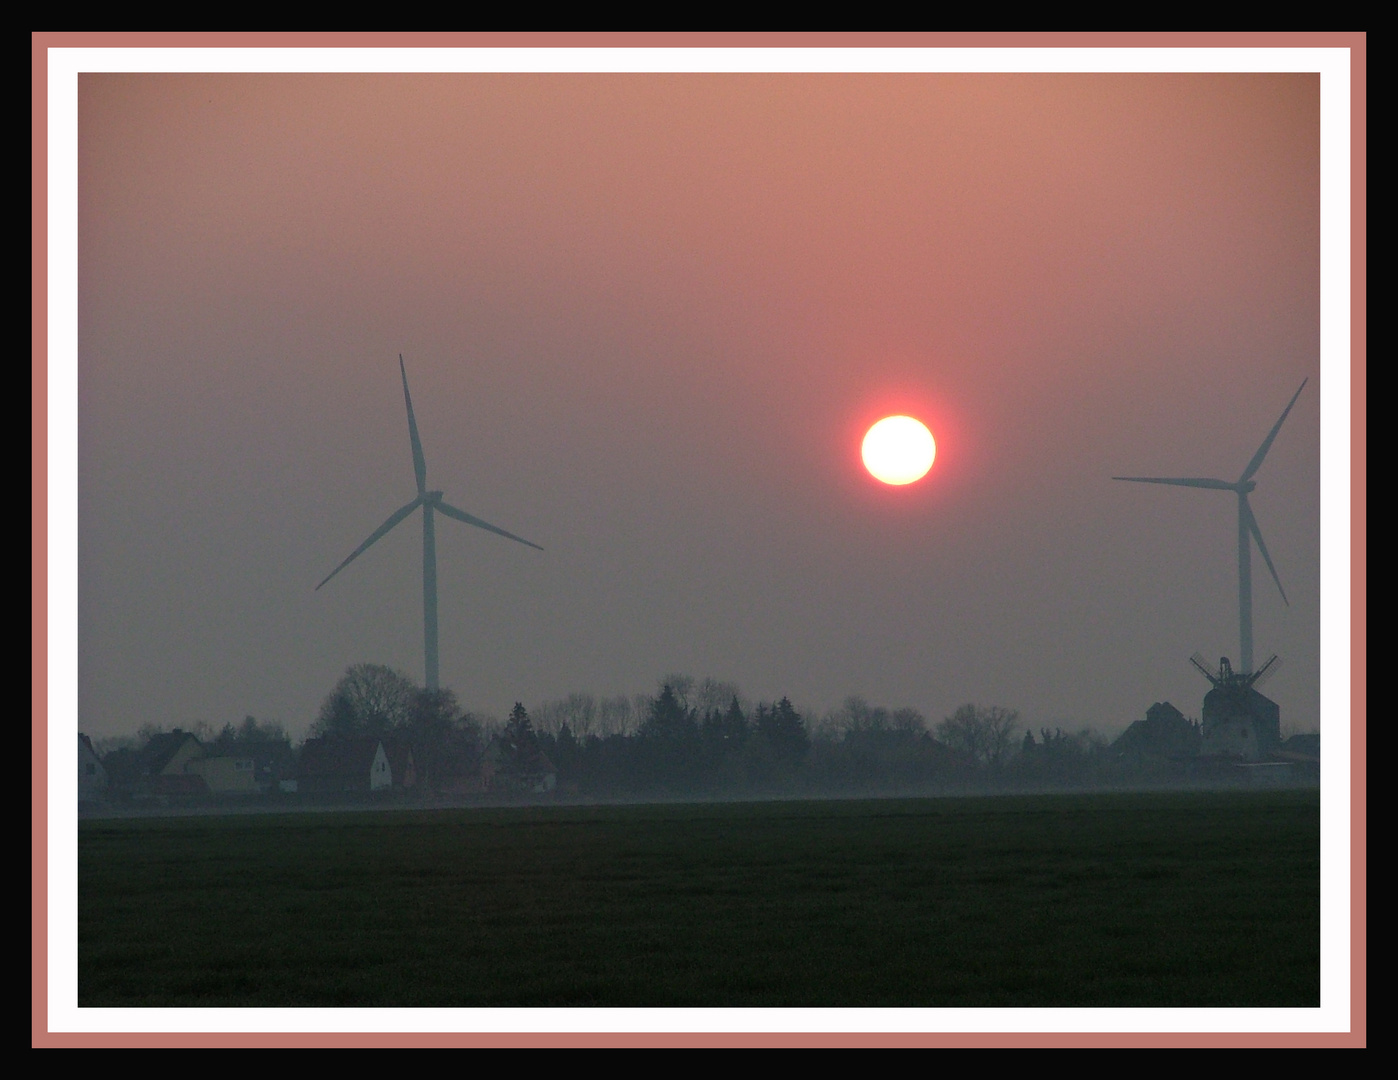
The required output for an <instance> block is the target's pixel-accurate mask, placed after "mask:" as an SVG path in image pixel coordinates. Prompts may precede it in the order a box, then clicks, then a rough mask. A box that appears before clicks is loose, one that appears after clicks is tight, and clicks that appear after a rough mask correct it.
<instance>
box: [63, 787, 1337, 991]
mask: <svg viewBox="0 0 1398 1080" xmlns="http://www.w3.org/2000/svg"><path fill="white" fill-rule="evenodd" d="M78 859H79V878H78V881H79V923H78V927H79V929H78V935H79V940H78V1003H79V1005H81V1006H104V1005H105V1006H111V1005H143V1006H172V1005H199V1006H229V1005H263V1006H336V1005H355V1006H467V1005H474V1006H505V1005H511V1006H543V1005H617V1006H649V1005H666V1006H716V1005H727V1006H768V1005H787V1006H822V1005H842V1006H862V1005H870V1006H885V1007H890V1006H968V1005H982V1006H1023V1005H1036V1006H1038V1005H1064V1006H1232V1005H1251V1006H1261V1005H1273V1006H1280V1005H1290V1006H1317V1005H1319V1003H1320V803H1319V795H1318V793H1317V792H1316V791H1313V790H1312V791H1274V792H1259V793H1236V792H1235V793H1185V794H1138V795H1101V794H1097V795H1057V796H1036V797H998V798H958V799H919V800H898V801H893V800H889V801H866V802H799V803H798V802H771V803H756V804H754V803H746V804H710V805H660V806H612V807H536V808H517V809H504V810H442V811H365V812H351V813H314V814H312V813H307V814H286V815H276V816H273V815H255V814H254V815H243V816H227V817H186V818H162V819H144V820H106V821H101V820H99V821H84V822H83V823H82V824H81V825H80V828H79V844H78Z"/></svg>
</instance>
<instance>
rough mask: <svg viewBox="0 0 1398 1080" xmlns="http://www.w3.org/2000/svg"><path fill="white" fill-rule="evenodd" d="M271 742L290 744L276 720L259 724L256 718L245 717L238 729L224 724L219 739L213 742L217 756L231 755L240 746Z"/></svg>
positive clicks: (229, 724)
mask: <svg viewBox="0 0 1398 1080" xmlns="http://www.w3.org/2000/svg"><path fill="white" fill-rule="evenodd" d="M269 742H275V743H284V742H289V740H288V739H287V737H286V731H285V730H284V729H283V728H282V726H281V724H279V723H277V722H276V721H275V720H270V721H267V722H265V723H259V722H258V721H257V719H256V718H255V717H252V716H245V717H243V722H242V723H241V724H239V725H238V726H237V727H236V728H235V727H234V726H233V725H232V724H231V723H228V724H224V725H223V730H222V731H220V732H219V733H218V738H216V739H214V741H213V746H212V749H213V752H214V753H215V754H231V753H234V752H235V751H236V750H237V749H238V748H239V747H240V746H249V745H251V744H252V743H269Z"/></svg>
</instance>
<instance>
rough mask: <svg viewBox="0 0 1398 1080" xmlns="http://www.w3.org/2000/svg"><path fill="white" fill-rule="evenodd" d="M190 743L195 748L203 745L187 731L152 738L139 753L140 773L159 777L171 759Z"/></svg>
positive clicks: (172, 732) (176, 731)
mask: <svg viewBox="0 0 1398 1080" xmlns="http://www.w3.org/2000/svg"><path fill="white" fill-rule="evenodd" d="M190 741H193V743H194V745H195V746H201V745H203V744H202V743H200V742H199V740H198V739H197V738H195V736H193V735H191V734H190V733H189V732H188V731H180V730H178V729H176V730H175V731H170V732H166V733H165V734H163V735H155V736H152V737H151V741H150V742H148V743H146V745H145V747H144V748H143V749H142V750H141V752H140V768H141V773H142V774H143V775H145V776H159V775H160V773H161V772H162V771H163V770H164V769H165V766H167V765H169V764H170V761H171V759H173V758H174V756H175V755H176V754H178V753H179V752H180V750H182V749H183V748H184V747H185V745H186V744H188V743H189V742H190Z"/></svg>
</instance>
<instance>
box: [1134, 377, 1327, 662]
mask: <svg viewBox="0 0 1398 1080" xmlns="http://www.w3.org/2000/svg"><path fill="white" fill-rule="evenodd" d="M1309 381H1310V380H1309V379H1302V380H1301V385H1300V387H1298V388H1297V390H1296V393H1295V394H1293V395H1292V396H1291V401H1290V403H1289V404H1288V405H1287V406H1286V408H1285V409H1283V410H1282V414H1281V416H1280V417H1279V418H1278V420H1277V422H1276V423H1275V424H1273V425H1272V430H1271V431H1269V432H1268V433H1267V437H1266V438H1265V439H1263V440H1262V445H1261V446H1259V447H1258V448H1257V453H1255V454H1253V455H1252V460H1251V461H1249V462H1248V464H1247V468H1245V469H1244V470H1243V475H1242V476H1240V477H1238V480H1237V482H1236V483H1232V484H1230V483H1229V482H1228V481H1227V480H1210V479H1205V478H1203V477H1198V476H1187V477H1165V476H1113V477H1112V479H1113V480H1130V481H1132V482H1134V483H1137V484H1174V485H1175V486H1177V487H1196V488H1214V489H1216V490H1218V491H1232V492H1234V493H1236V494H1237V496H1238V631H1239V637H1240V639H1241V640H1240V641H1239V645H1240V648H1241V651H1240V653H1239V659H1240V661H1241V664H1240V667H1239V672H1240V674H1244V675H1246V674H1251V673H1252V541H1254V540H1256V541H1257V550H1258V551H1260V552H1262V558H1263V559H1264V560H1265V561H1266V563H1267V569H1268V570H1270V571H1271V572H1272V580H1273V581H1275V582H1276V583H1277V592H1279V593H1281V598H1282V602H1283V603H1285V604H1286V605H1287V606H1288V607H1290V606H1291V601H1290V600H1287V598H1286V590H1285V589H1283V588H1282V583H1281V578H1279V577H1278V576H1277V568H1276V567H1275V566H1273V565H1272V556H1270V555H1268V554H1267V545H1266V544H1265V543H1264V542H1263V540H1262V530H1261V529H1260V528H1258V526H1257V518H1256V517H1254V516H1253V513H1252V507H1250V506H1249V505H1248V493H1249V492H1251V491H1252V490H1253V488H1255V487H1257V484H1256V483H1254V482H1253V479H1252V477H1253V474H1254V473H1256V472H1257V470H1258V469H1260V468H1261V467H1262V459H1263V458H1265V457H1266V456H1267V451H1268V450H1270V449H1271V448H1272V440H1273V439H1275V438H1276V437H1277V432H1278V431H1280V430H1281V426H1282V422H1283V421H1284V420H1285V419H1286V416H1287V413H1289V412H1291V406H1292V405H1295V404H1296V399H1297V398H1299V397H1300V396H1301V391H1302V390H1304V389H1305V388H1306V383H1307V382H1309Z"/></svg>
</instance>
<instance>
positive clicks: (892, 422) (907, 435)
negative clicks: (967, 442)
mask: <svg viewBox="0 0 1398 1080" xmlns="http://www.w3.org/2000/svg"><path fill="white" fill-rule="evenodd" d="M862 453H863V455H864V467H865V468H866V469H868V470H869V472H870V473H871V474H872V475H873V477H874V478H875V479H876V480H882V481H883V482H884V483H885V484H911V483H912V482H913V481H914V480H921V479H922V478H923V477H924V476H926V475H927V470H928V469H930V468H932V459H933V458H935V457H936V456H937V443H936V442H935V441H934V440H933V438H932V432H930V431H928V430H927V425H926V424H924V423H922V422H921V421H920V420H914V419H913V418H912V417H911V416H885V417H884V418H883V419H882V420H880V421H879V422H878V423H877V424H875V425H874V426H873V427H871V428H870V429H869V431H868V434H866V435H865V436H864V446H863V449H862Z"/></svg>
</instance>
